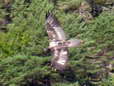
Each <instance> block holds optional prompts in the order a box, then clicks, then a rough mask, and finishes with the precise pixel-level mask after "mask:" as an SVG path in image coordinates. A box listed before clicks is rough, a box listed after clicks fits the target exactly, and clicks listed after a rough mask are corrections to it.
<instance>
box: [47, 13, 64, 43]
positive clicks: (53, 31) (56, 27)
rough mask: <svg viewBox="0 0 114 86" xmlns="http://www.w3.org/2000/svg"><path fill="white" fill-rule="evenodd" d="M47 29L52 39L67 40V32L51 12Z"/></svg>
mask: <svg viewBox="0 0 114 86" xmlns="http://www.w3.org/2000/svg"><path fill="white" fill-rule="evenodd" d="M46 30H47V33H48V36H49V39H50V40H53V39H55V40H60V41H61V40H66V36H65V33H64V31H63V29H62V28H61V26H60V24H59V21H58V20H57V18H56V17H55V16H54V15H53V14H50V13H49V14H48V16H47V18H46Z"/></svg>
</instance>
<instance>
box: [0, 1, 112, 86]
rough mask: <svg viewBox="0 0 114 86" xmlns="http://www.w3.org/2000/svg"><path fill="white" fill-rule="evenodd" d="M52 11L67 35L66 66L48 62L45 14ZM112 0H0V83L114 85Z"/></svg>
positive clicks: (24, 85) (4, 85)
mask: <svg viewBox="0 0 114 86" xmlns="http://www.w3.org/2000/svg"><path fill="white" fill-rule="evenodd" d="M48 12H51V13H53V14H54V15H55V16H56V17H57V19H58V20H59V21H60V23H61V26H62V27H63V29H64V31H65V32H66V33H67V34H68V38H78V39H81V40H83V41H84V44H83V45H81V47H78V48H71V49H69V53H70V55H69V63H68V64H69V68H67V69H66V70H65V71H64V72H59V71H55V70H54V69H53V68H52V67H51V63H50V60H51V58H52V56H51V52H45V51H44V48H47V47H48V44H49V41H48V35H47V33H46V30H45V20H46V19H45V17H46V14H47V13H48ZM113 37H114V0H0V86H113V85H114V38H113Z"/></svg>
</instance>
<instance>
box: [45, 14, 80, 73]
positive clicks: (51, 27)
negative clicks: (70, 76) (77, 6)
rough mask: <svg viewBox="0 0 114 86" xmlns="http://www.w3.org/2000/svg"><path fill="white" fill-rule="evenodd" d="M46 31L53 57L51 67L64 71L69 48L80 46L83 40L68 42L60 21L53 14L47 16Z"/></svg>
mask: <svg viewBox="0 0 114 86" xmlns="http://www.w3.org/2000/svg"><path fill="white" fill-rule="evenodd" d="M45 29H46V31H47V34H48V37H49V47H48V49H50V50H51V52H52V55H53V58H52V60H51V65H52V66H53V67H54V68H55V69H57V70H59V71H63V70H64V69H65V68H66V66H67V62H68V55H69V54H68V48H71V47H77V46H79V45H80V44H81V42H82V40H78V39H70V40H67V38H66V35H65V33H64V31H63V29H62V27H61V26H60V23H59V21H58V20H57V18H56V17H55V16H54V15H53V14H52V13H49V14H48V15H47V16H46V22H45Z"/></svg>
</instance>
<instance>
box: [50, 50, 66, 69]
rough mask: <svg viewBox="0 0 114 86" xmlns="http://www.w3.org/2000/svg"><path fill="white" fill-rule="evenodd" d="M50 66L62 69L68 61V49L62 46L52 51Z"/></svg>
mask: <svg viewBox="0 0 114 86" xmlns="http://www.w3.org/2000/svg"><path fill="white" fill-rule="evenodd" d="M53 54H54V55H53V59H52V61H51V63H52V66H53V67H54V68H56V69H57V70H59V71H63V70H64V69H66V67H67V62H68V49H67V48H62V49H61V50H57V51H54V53H53Z"/></svg>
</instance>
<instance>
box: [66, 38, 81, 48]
mask: <svg viewBox="0 0 114 86" xmlns="http://www.w3.org/2000/svg"><path fill="white" fill-rule="evenodd" d="M81 43H83V41H82V40H79V39H70V40H68V41H67V42H66V46H67V47H68V48H71V47H79V46H80V45H81Z"/></svg>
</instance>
